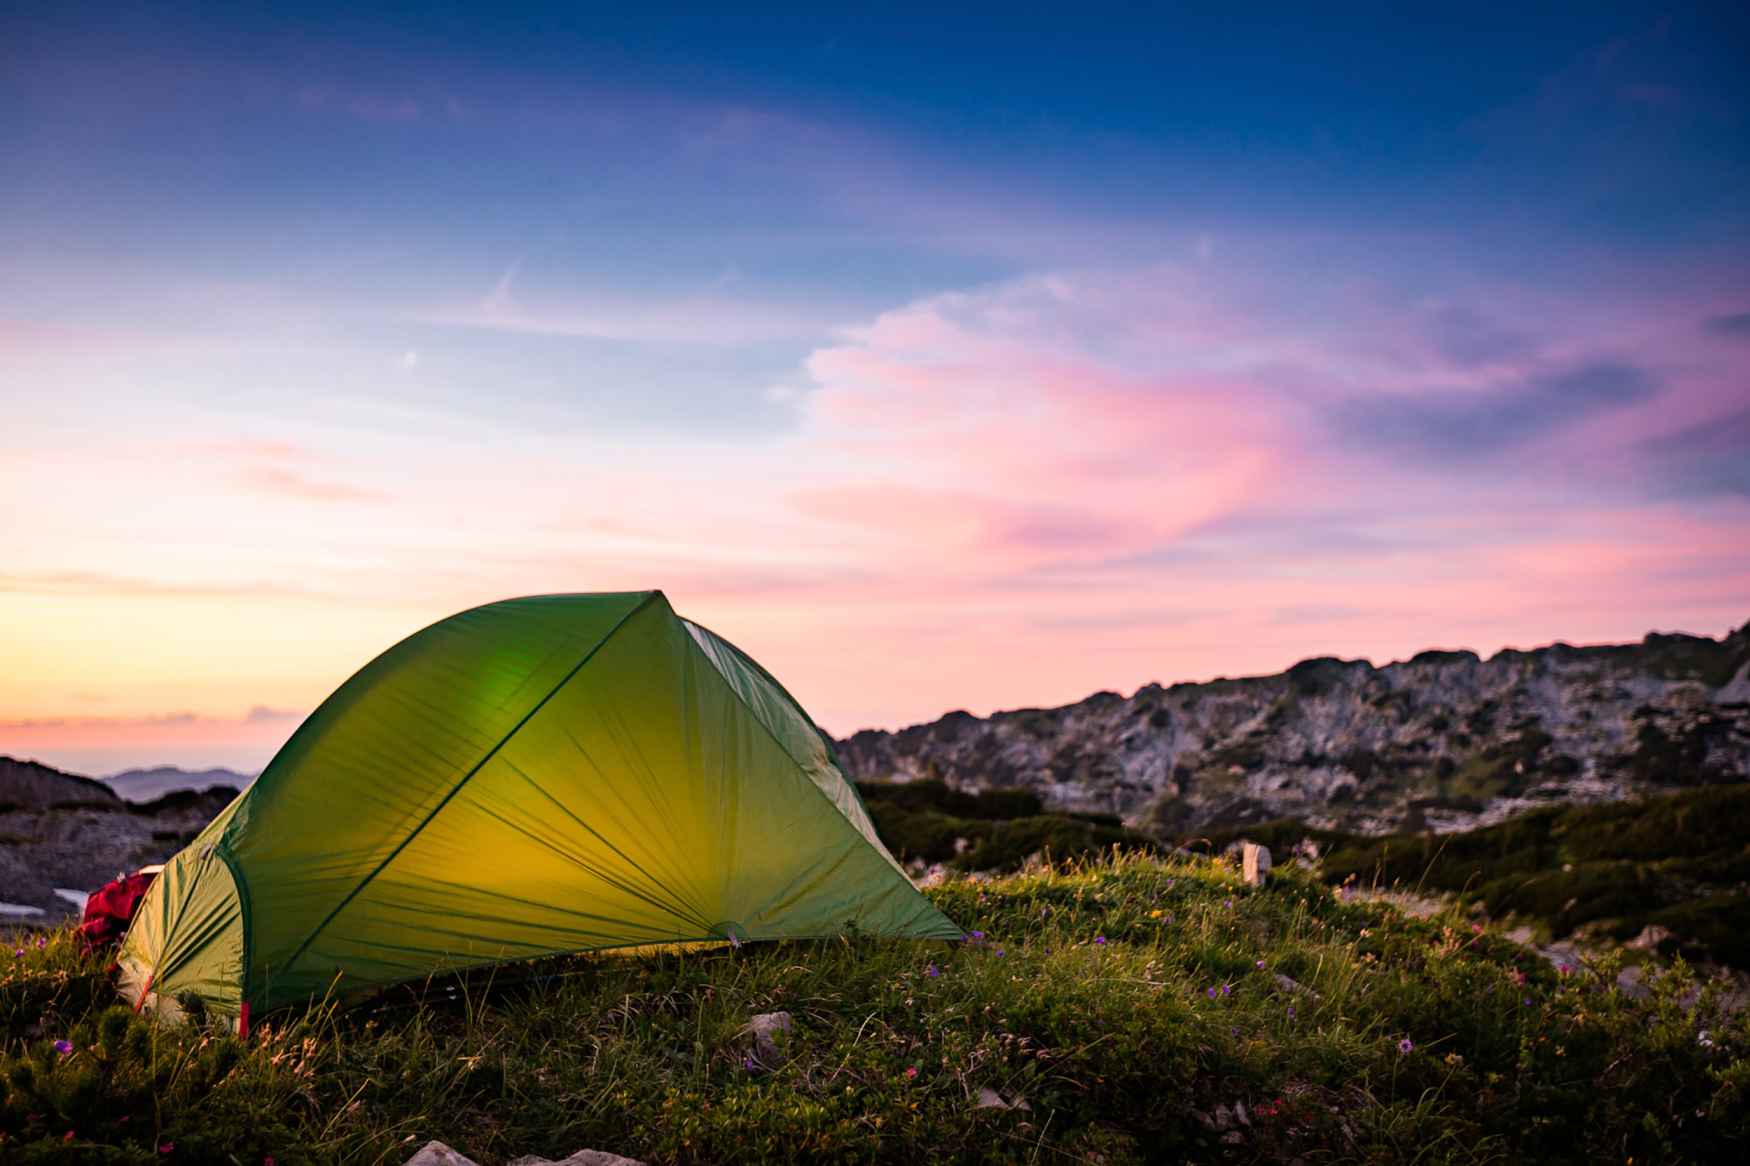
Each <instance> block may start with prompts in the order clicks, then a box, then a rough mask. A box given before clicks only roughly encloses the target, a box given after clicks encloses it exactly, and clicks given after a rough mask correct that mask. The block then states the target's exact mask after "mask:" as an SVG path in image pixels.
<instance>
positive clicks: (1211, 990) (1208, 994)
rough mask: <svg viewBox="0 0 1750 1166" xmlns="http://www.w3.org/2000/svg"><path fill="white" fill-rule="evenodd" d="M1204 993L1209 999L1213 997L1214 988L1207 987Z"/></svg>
mask: <svg viewBox="0 0 1750 1166" xmlns="http://www.w3.org/2000/svg"><path fill="white" fill-rule="evenodd" d="M1204 995H1205V996H1207V997H1209V998H1210V999H1211V1000H1213V999H1215V989H1214V988H1211V989H1209V991H1207V992H1205V993H1204Z"/></svg>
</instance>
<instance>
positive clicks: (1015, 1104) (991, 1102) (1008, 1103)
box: [972, 1085, 1033, 1112]
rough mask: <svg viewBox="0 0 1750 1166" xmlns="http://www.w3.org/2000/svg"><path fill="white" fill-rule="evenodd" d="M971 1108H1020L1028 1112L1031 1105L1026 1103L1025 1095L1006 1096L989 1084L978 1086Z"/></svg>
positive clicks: (1030, 1109)
mask: <svg viewBox="0 0 1750 1166" xmlns="http://www.w3.org/2000/svg"><path fill="white" fill-rule="evenodd" d="M972 1108H974V1109H1021V1110H1027V1111H1029V1112H1031V1111H1032V1109H1033V1107H1032V1106H1031V1105H1028V1104H1027V1099H1026V1098H1025V1097H1014V1098H1006V1097H1004V1096H1003V1095H1002V1094H1001V1093H998V1092H997V1091H996V1090H995V1089H992V1088H991V1087H990V1086H989V1085H985V1086H982V1087H980V1089H979V1091H978V1096H977V1097H976V1098H974V1099H973V1102H972Z"/></svg>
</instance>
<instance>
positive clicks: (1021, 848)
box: [857, 781, 1161, 871]
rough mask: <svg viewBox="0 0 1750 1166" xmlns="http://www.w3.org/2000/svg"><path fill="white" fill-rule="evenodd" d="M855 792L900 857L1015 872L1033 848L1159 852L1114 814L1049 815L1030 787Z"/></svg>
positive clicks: (870, 787)
mask: <svg viewBox="0 0 1750 1166" xmlns="http://www.w3.org/2000/svg"><path fill="white" fill-rule="evenodd" d="M857 790H858V792H859V793H861V794H862V795H863V802H864V804H865V805H867V806H868V808H869V817H870V818H871V819H872V820H873V821H874V823H875V829H876V832H877V833H879V834H880V835H881V840H882V841H883V842H885V843H886V844H887V848H888V849H889V850H891V851H892V852H893V853H894V855H896V856H897V857H898V858H899V859H900V861H902V862H905V861H909V860H911V859H921V860H922V861H924V862H930V863H936V862H939V863H942V864H944V865H946V866H949V867H952V868H954V869H956V870H963V871H972V870H1015V869H1018V868H1019V867H1020V866H1021V864H1022V863H1024V862H1026V860H1027V859H1028V858H1029V857H1031V856H1032V855H1035V854H1049V855H1050V856H1051V857H1053V858H1058V859H1064V858H1076V857H1079V856H1081V855H1086V854H1096V853H1105V852H1108V851H1110V850H1111V848H1112V847H1114V846H1118V847H1121V848H1123V849H1125V850H1132V851H1158V850H1160V849H1161V846H1160V844H1159V843H1158V842H1156V841H1154V840H1153V839H1151V838H1148V837H1147V836H1145V835H1142V834H1138V833H1136V832H1135V831H1133V830H1127V829H1125V827H1124V824H1123V823H1122V822H1121V821H1120V820H1119V819H1118V818H1117V817H1116V816H1115V815H1112V814H1059V813H1049V814H1048V813H1046V812H1045V804H1044V802H1042V801H1041V800H1040V798H1039V795H1038V794H1036V793H1033V792H1032V791H1031V790H1022V789H991V790H981V791H979V792H976V793H973V792H968V791H966V790H958V789H954V788H952V787H951V786H949V785H948V784H947V783H945V782H940V781H910V782H876V781H869V782H858V783H857Z"/></svg>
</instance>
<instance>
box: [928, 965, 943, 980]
mask: <svg viewBox="0 0 1750 1166" xmlns="http://www.w3.org/2000/svg"><path fill="white" fill-rule="evenodd" d="M941 974H942V969H941V968H938V967H937V966H936V965H935V964H931V965H930V966H929V967H927V968H925V969H924V975H926V976H929V977H930V978H931V979H935V978H936V977H937V976H939V975H941Z"/></svg>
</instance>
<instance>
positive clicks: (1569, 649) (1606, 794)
mask: <svg viewBox="0 0 1750 1166" xmlns="http://www.w3.org/2000/svg"><path fill="white" fill-rule="evenodd" d="M835 750H836V752H837V754H838V756H839V758H840V760H841V761H842V762H843V764H844V766H845V769H846V772H847V774H848V775H849V776H850V777H853V778H855V779H857V780H860V781H915V780H920V779H928V778H939V779H940V780H942V781H945V782H947V783H948V784H949V785H950V786H953V787H955V788H958V789H965V790H979V789H993V788H994V789H1014V790H1030V791H1032V792H1034V793H1036V794H1038V795H1039V796H1040V797H1041V799H1043V801H1044V803H1045V806H1046V809H1047V810H1050V811H1073V812H1093V813H1105V814H1118V815H1121V816H1123V817H1125V818H1126V819H1127V820H1128V821H1129V823H1130V824H1131V825H1133V826H1134V827H1136V828H1138V829H1141V830H1143V831H1145V832H1149V833H1154V834H1158V835H1161V836H1168V837H1170V836H1176V835H1182V834H1194V833H1196V832H1197V831H1199V830H1202V829H1204V828H1206V827H1219V826H1228V825H1244V824H1247V823H1255V822H1265V821H1269V820H1271V819H1273V818H1298V819H1300V820H1302V821H1305V822H1308V823H1309V824H1311V825H1314V826H1321V827H1328V828H1331V829H1338V830H1345V831H1350V832H1354V833H1363V834H1374V833H1385V832H1389V831H1393V830H1398V829H1403V828H1406V827H1409V826H1411V824H1412V823H1416V824H1418V825H1417V826H1416V827H1415V828H1421V825H1425V826H1426V827H1428V828H1431V829H1433V830H1434V831H1436V832H1439V833H1445V832H1449V831H1453V830H1464V829H1470V828H1472V827H1475V826H1486V825H1491V824H1493V823H1495V822H1499V821H1502V820H1504V819H1506V818H1508V817H1511V816H1512V815H1514V814H1517V813H1520V812H1522V811H1525V810H1529V809H1532V808H1534V807H1536V806H1539V805H1549V804H1561V803H1587V802H1601V801H1615V800H1620V799H1623V798H1629V797H1635V796H1640V795H1642V794H1647V793H1653V792H1658V791H1659V790H1663V789H1669V788H1672V787H1675V786H1684V785H1693V784H1696V783H1700V782H1723V781H1744V780H1747V779H1750V626H1746V627H1743V628H1740V629H1739V630H1737V631H1735V632H1733V633H1731V634H1730V635H1729V636H1726V637H1725V638H1724V639H1720V640H1714V639H1707V638H1705V637H1700V636H1668V635H1650V636H1648V637H1647V638H1646V639H1645V640H1644V641H1643V642H1641V643H1639V644H1630V645H1623V646H1617V647H1574V646H1571V645H1568V644H1552V645H1550V646H1548V647H1544V648H1538V649H1535V650H1531V651H1519V650H1503V651H1501V652H1497V653H1496V654H1495V655H1494V656H1492V657H1490V658H1489V659H1487V660H1483V659H1480V658H1478V656H1477V655H1476V653H1474V652H1469V651H1434V652H1423V653H1421V654H1420V655H1417V656H1415V657H1414V658H1412V659H1409V660H1405V661H1401V662H1398V663H1393V664H1387V665H1384V666H1383V667H1375V666H1374V665H1373V664H1371V663H1369V662H1368V661H1366V660H1337V659H1329V658H1326V659H1317V660H1307V661H1303V662H1302V663H1300V664H1297V665H1295V666H1294V667H1292V668H1290V669H1288V670H1286V671H1285V672H1281V673H1278V674H1276V675H1274V676H1252V677H1245V678H1243V679H1223V680H1213V681H1209V682H1207V683H1199V684H1175V685H1172V686H1171V687H1163V686H1161V685H1158V684H1150V685H1145V686H1143V687H1142V688H1140V689H1138V690H1137V691H1136V692H1135V693H1134V694H1132V695H1131V696H1128V697H1125V696H1121V695H1119V694H1117V693H1110V692H1105V693H1096V694H1095V695H1093V696H1091V697H1088V698H1087V699H1085V700H1082V701H1079V702H1077V703H1075V704H1071V705H1065V706H1062V707H1060V708H1051V709H1017V710H1014V711H1012V712H999V713H994V714H992V715H991V716H989V717H974V716H972V715H971V714H969V713H965V712H956V713H950V714H948V715H947V716H945V717H943V718H941V719H940V720H937V721H934V722H931V723H929V724H922V725H914V726H912V727H910V728H906V729H900V730H898V731H895V732H883V731H876V730H867V731H865V732H861V733H857V734H856V735H854V736H852V737H850V738H849V739H847V740H844V741H840V742H837V743H836V745H835ZM1460 770H1466V771H1468V774H1469V776H1468V779H1467V780H1468V783H1469V785H1470V786H1471V787H1472V789H1471V791H1470V792H1468V793H1466V794H1465V796H1463V797H1459V796H1456V794H1455V791H1454V790H1453V789H1452V779H1453V776H1454V774H1455V773H1457V772H1458V771H1460Z"/></svg>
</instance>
